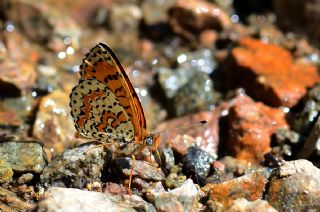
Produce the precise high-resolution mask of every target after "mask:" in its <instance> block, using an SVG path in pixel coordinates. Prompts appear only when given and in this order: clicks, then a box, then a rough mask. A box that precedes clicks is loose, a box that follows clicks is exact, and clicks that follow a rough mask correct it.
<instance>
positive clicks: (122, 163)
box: [111, 157, 165, 181]
mask: <svg viewBox="0 0 320 212" xmlns="http://www.w3.org/2000/svg"><path fill="white" fill-rule="evenodd" d="M111 167H112V168H114V169H115V171H116V172H120V173H122V174H123V175H125V176H127V177H129V176H130V172H131V167H132V159H131V158H128V157H117V158H115V159H114V160H113V162H112V165H111ZM132 176H134V177H135V176H138V177H139V178H141V179H144V180H154V181H160V180H164V178H165V175H164V173H163V171H162V170H161V168H158V167H156V166H155V165H154V164H151V163H149V162H147V161H140V160H136V161H135V165H134V168H133V172H132Z"/></svg>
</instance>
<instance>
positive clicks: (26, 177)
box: [18, 173, 33, 185]
mask: <svg viewBox="0 0 320 212" xmlns="http://www.w3.org/2000/svg"><path fill="white" fill-rule="evenodd" d="M32 179H33V174H31V173H27V174H23V175H21V176H20V177H19V178H18V184H20V185H22V184H25V183H29V182H30V181H31V180H32Z"/></svg>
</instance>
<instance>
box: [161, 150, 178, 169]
mask: <svg viewBox="0 0 320 212" xmlns="http://www.w3.org/2000/svg"><path fill="white" fill-rule="evenodd" d="M161 153H162V157H161V163H162V164H161V165H162V166H164V167H163V168H164V169H165V170H167V171H168V170H170V169H171V168H172V167H173V166H174V165H175V158H174V154H173V151H172V149H171V148H170V147H166V148H164V149H163V150H162V151H161Z"/></svg>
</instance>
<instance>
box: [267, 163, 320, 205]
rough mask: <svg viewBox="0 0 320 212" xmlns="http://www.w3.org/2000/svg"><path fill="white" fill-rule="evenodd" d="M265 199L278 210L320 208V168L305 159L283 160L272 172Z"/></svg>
mask: <svg viewBox="0 0 320 212" xmlns="http://www.w3.org/2000/svg"><path fill="white" fill-rule="evenodd" d="M266 199H267V200H268V201H269V203H270V204H271V205H272V206H273V207H275V208H276V209H277V210H280V211H297V210H300V211H305V210H317V209H319V208H320V169H318V168H317V167H315V166H313V164H312V163H311V162H309V161H307V160H296V161H290V162H284V163H283V164H282V165H281V167H280V168H279V169H276V170H274V171H273V173H272V177H271V179H270V185H269V187H268V189H267V192H266Z"/></svg>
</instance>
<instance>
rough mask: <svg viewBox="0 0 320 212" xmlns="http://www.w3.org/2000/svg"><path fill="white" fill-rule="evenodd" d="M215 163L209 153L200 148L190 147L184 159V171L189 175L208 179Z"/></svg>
mask: <svg viewBox="0 0 320 212" xmlns="http://www.w3.org/2000/svg"><path fill="white" fill-rule="evenodd" d="M213 161H214V158H213V157H212V156H211V155H210V154H208V153H207V152H205V151H203V150H201V149H199V148H198V147H190V148H189V149H188V153H187V154H186V155H185V156H184V158H183V167H184V169H183V170H184V171H185V172H186V174H188V175H190V174H191V173H192V174H195V175H196V176H199V177H201V178H206V177H207V176H208V174H209V171H210V168H211V163H212V162H213Z"/></svg>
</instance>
